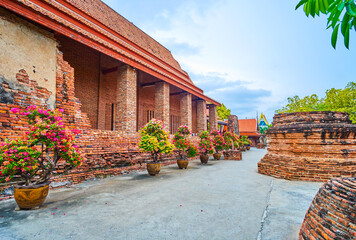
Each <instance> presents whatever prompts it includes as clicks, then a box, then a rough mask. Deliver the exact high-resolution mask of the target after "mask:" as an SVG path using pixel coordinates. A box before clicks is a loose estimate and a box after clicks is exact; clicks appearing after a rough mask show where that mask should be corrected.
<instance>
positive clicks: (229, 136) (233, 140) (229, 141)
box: [224, 132, 240, 150]
mask: <svg viewBox="0 0 356 240" xmlns="http://www.w3.org/2000/svg"><path fill="white" fill-rule="evenodd" d="M224 140H225V143H226V144H225V149H226V150H231V149H233V148H234V147H235V148H237V147H238V146H239V140H240V139H239V137H238V136H237V135H236V134H235V133H232V132H225V133H224Z"/></svg>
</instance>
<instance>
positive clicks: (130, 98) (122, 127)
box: [115, 65, 137, 134]
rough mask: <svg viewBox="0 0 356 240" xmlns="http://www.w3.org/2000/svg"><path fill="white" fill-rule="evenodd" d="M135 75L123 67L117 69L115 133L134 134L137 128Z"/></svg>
mask: <svg viewBox="0 0 356 240" xmlns="http://www.w3.org/2000/svg"><path fill="white" fill-rule="evenodd" d="M136 94H137V73H136V69H134V68H132V67H130V66H128V65H125V66H122V67H120V68H119V72H118V81H117V107H116V112H115V131H122V132H124V133H126V134H133V133H136V126H137V124H136V123H137V114H136V113H137V95H136Z"/></svg>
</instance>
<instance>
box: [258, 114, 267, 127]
mask: <svg viewBox="0 0 356 240" xmlns="http://www.w3.org/2000/svg"><path fill="white" fill-rule="evenodd" d="M268 126H269V123H268V121H267V119H266V116H265V115H264V114H263V113H261V116H260V119H259V120H258V127H259V128H260V129H266V128H268Z"/></svg>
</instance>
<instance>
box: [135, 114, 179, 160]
mask: <svg viewBox="0 0 356 240" xmlns="http://www.w3.org/2000/svg"><path fill="white" fill-rule="evenodd" d="M140 134H141V141H140V145H139V147H140V149H141V150H142V151H143V152H149V153H151V158H152V161H153V162H159V160H160V157H161V154H169V153H171V152H172V151H173V145H172V144H171V143H170V142H169V135H168V133H167V132H165V131H164V130H163V125H162V121H160V120H157V119H152V120H151V121H150V122H149V123H147V124H146V125H145V126H144V127H143V128H142V129H141V132H140Z"/></svg>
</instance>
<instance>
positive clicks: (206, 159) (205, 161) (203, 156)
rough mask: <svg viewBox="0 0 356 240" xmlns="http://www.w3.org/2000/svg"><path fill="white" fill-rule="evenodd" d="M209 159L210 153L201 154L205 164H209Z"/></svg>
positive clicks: (202, 161) (201, 160) (201, 159)
mask: <svg viewBox="0 0 356 240" xmlns="http://www.w3.org/2000/svg"><path fill="white" fill-rule="evenodd" d="M208 161H209V156H208V155H200V162H201V163H203V164H207V163H208Z"/></svg>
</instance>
